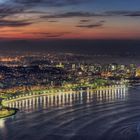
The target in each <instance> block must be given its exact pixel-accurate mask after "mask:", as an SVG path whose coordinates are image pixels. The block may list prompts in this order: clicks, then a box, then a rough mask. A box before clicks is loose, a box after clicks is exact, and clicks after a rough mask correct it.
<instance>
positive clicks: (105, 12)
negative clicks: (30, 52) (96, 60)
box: [0, 0, 140, 39]
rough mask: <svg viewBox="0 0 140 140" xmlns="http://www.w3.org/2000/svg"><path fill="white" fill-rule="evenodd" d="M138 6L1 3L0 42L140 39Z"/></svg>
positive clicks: (88, 0)
mask: <svg viewBox="0 0 140 140" xmlns="http://www.w3.org/2000/svg"><path fill="white" fill-rule="evenodd" d="M139 5H140V1H139V0H134V1H131V0H123V1H122V0H118V1H116V0H115V1H113V2H112V1H111V0H106V2H105V1H103V0H98V1H97V0H0V27H1V28H0V38H7V39H20V38H25V39H50V38H51V39H53V38H61V39H65V38H70V39H71V38H83V39H110V38H111V39H112V38H114V39H118V38H131V39H140V29H139V28H137V27H138V26H139V23H140V9H139ZM33 33H34V34H33Z"/></svg>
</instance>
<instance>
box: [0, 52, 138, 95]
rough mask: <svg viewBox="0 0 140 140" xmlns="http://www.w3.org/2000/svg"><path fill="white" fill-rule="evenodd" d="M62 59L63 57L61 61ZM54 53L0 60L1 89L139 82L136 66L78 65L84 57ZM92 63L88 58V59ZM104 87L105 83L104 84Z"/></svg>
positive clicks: (85, 63) (17, 89)
mask: <svg viewBox="0 0 140 140" xmlns="http://www.w3.org/2000/svg"><path fill="white" fill-rule="evenodd" d="M61 57H62V58H61ZM61 57H60V58H58V57H57V56H55V55H53V54H48V55H46V56H44V57H42V56H17V57H5V58H1V59H0V63H1V66H0V90H1V93H2V92H6V91H8V92H18V91H26V90H35V89H38V88H50V87H65V86H70V85H71V86H72V85H73V86H74V85H82V84H87V85H88V84H91V83H96V82H97V81H101V80H102V81H103V80H104V81H107V82H106V83H108V84H109V82H110V83H112V82H114V81H115V82H116V81H123V80H124V81H133V82H135V81H137V82H138V81H139V80H140V68H139V67H138V66H136V64H130V65H124V64H116V63H111V64H104V65H102V64H92V63H88V62H83V61H81V62H77V61H76V59H77V58H78V57H80V58H81V59H82V57H84V56H74V55H61ZM87 60H88V58H87ZM103 84H104V82H103Z"/></svg>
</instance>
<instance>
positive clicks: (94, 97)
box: [8, 86, 126, 110]
mask: <svg viewBox="0 0 140 140" xmlns="http://www.w3.org/2000/svg"><path fill="white" fill-rule="evenodd" d="M125 97H126V87H125V86H121V87H117V88H106V89H99V90H96V91H95V90H89V89H88V90H87V91H86V92H85V91H77V92H74V91H70V92H67V93H63V92H59V93H56V94H50V95H45V96H39V97H33V98H29V99H24V100H19V101H14V102H10V103H8V107H12V108H19V109H20V110H22V109H25V108H26V109H31V110H34V109H37V108H39V107H40V106H43V107H44V108H49V107H60V106H66V105H70V106H72V105H73V104H75V103H81V104H82V103H91V102H106V101H107V102H109V101H115V100H118V99H125Z"/></svg>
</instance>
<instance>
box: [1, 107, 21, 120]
mask: <svg viewBox="0 0 140 140" xmlns="http://www.w3.org/2000/svg"><path fill="white" fill-rule="evenodd" d="M9 109H10V110H9V111H13V112H12V113H11V114H8V115H3V116H0V119H4V118H8V117H10V116H13V115H15V114H16V113H17V112H18V111H19V110H18V109H17V108H9Z"/></svg>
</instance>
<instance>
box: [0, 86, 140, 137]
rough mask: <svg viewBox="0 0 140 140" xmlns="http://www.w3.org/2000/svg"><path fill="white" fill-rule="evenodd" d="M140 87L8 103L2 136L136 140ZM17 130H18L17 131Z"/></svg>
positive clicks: (0, 132) (0, 131)
mask: <svg viewBox="0 0 140 140" xmlns="http://www.w3.org/2000/svg"><path fill="white" fill-rule="evenodd" d="M139 93H140V88H139V87H137V88H130V89H129V90H127V89H126V88H125V87H123V88H120V89H117V88H116V89H114V90H111V89H110V90H109V89H107V90H98V91H90V90H89V91H86V92H83V91H79V92H76V93H73V92H69V93H61V92H60V93H59V94H52V95H49V96H40V97H34V98H30V99H25V100H20V101H16V102H11V103H9V107H15V108H19V109H20V111H19V112H18V113H17V114H16V115H15V116H13V117H10V118H7V119H5V120H4V123H1V124H2V126H3V127H0V138H1V139H2V140H19V139H20V140H28V139H34V140H44V139H47V140H85V139H86V140H133V138H134V140H138V139H140V137H139V136H140V135H139V122H140V113H139V111H140V94H139ZM17 132H18V133H17Z"/></svg>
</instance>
